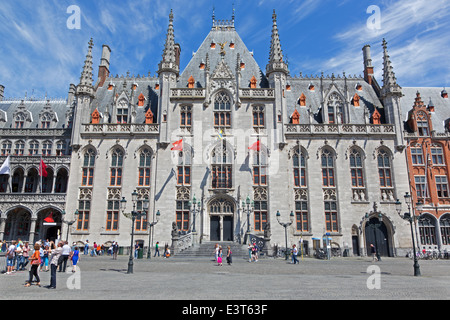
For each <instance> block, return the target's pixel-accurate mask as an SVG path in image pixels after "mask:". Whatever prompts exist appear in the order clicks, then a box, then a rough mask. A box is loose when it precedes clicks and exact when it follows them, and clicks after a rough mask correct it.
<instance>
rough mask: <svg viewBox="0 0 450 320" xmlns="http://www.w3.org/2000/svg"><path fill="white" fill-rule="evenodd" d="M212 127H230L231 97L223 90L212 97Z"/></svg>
mask: <svg viewBox="0 0 450 320" xmlns="http://www.w3.org/2000/svg"><path fill="white" fill-rule="evenodd" d="M214 127H219V128H229V127H231V98H230V96H229V95H228V94H226V93H225V92H223V91H221V92H219V93H217V94H216V96H215V98H214Z"/></svg>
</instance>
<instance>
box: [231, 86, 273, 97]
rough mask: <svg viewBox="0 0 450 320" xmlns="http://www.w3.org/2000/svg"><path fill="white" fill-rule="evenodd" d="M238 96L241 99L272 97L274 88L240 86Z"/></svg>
mask: <svg viewBox="0 0 450 320" xmlns="http://www.w3.org/2000/svg"><path fill="white" fill-rule="evenodd" d="M239 97H240V98H241V99H274V98H275V90H274V89H271V88H262V89H259V88H256V89H251V88H240V89H239Z"/></svg>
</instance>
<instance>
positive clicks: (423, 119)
mask: <svg viewBox="0 0 450 320" xmlns="http://www.w3.org/2000/svg"><path fill="white" fill-rule="evenodd" d="M429 131H430V130H429V128H428V117H427V115H426V114H425V113H423V112H418V113H417V132H418V134H419V136H421V137H423V136H428V135H429V134H430V132H429Z"/></svg>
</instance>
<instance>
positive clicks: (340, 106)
mask: <svg viewBox="0 0 450 320" xmlns="http://www.w3.org/2000/svg"><path fill="white" fill-rule="evenodd" d="M327 115H328V123H329V124H342V123H344V102H343V101H342V99H341V97H340V96H339V95H338V94H337V93H336V92H333V93H332V94H331V95H330V96H329V97H328V103H327Z"/></svg>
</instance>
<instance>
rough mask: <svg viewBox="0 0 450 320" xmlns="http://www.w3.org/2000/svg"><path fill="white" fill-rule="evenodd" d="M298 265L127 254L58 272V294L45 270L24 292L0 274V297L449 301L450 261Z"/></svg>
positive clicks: (14, 279)
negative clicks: (418, 274) (221, 262)
mask: <svg viewBox="0 0 450 320" xmlns="http://www.w3.org/2000/svg"><path fill="white" fill-rule="evenodd" d="M299 260H300V264H298V265H293V264H291V263H290V261H286V260H284V259H280V258H278V259H275V258H263V259H260V260H259V261H258V262H252V263H249V262H248V261H247V260H245V259H243V258H236V259H234V261H233V264H232V265H231V266H230V265H227V264H226V263H224V265H223V266H217V264H216V263H215V262H214V261H213V258H212V257H211V258H190V257H188V258H177V257H171V258H169V259H164V258H152V259H150V260H147V259H138V260H134V273H133V274H127V266H128V257H127V256H119V257H118V259H117V260H112V259H111V257H109V256H102V257H89V256H82V257H81V260H80V262H79V264H78V267H79V271H77V272H76V273H72V272H71V268H70V267H68V268H67V272H66V273H57V289H56V290H48V289H46V288H45V287H44V286H46V285H47V284H49V282H50V272H40V277H41V287H38V286H36V285H33V286H31V287H29V288H26V287H24V283H25V281H26V280H27V279H28V272H27V271H19V272H16V273H14V274H10V275H7V274H2V275H0V284H1V285H0V286H1V288H2V295H1V299H2V300H21V299H23V300H29V299H30V300H31V299H33V300H34V299H37V298H39V299H57V300H78V299H88V300H92V299H97V300H111V299H114V300H183V301H186V302H188V301H201V300H216V301H238V300H244V301H258V300H268V301H276V300H363V299H364V300H371V299H383V300H410V299H420V300H423V299H434V300H447V299H448V298H449V297H450V289H449V288H450V275H449V273H448V270H449V266H450V260H431V261H428V260H427V261H425V260H423V261H422V260H421V261H419V263H420V268H421V273H422V276H421V277H414V276H413V261H412V260H410V259H407V258H383V260H382V261H380V262H372V260H371V258H369V257H360V258H332V259H331V260H329V261H327V260H317V259H313V258H304V259H303V260H302V259H301V258H299Z"/></svg>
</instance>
